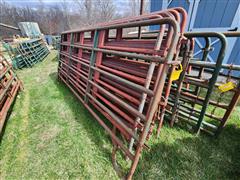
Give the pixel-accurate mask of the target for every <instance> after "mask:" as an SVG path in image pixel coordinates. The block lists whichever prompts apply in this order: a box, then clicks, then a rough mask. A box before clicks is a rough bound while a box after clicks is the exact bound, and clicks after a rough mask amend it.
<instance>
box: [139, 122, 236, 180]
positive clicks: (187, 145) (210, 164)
mask: <svg viewBox="0 0 240 180" xmlns="http://www.w3.org/2000/svg"><path fill="white" fill-rule="evenodd" d="M160 138H161V136H160ZM239 139H240V128H237V127H236V126H233V125H228V126H226V129H225V131H224V133H223V134H222V136H221V137H219V138H217V139H216V138H214V137H209V136H205V135H200V136H193V137H186V138H182V139H180V138H176V140H175V141H174V142H173V143H168V142H162V141H161V142H158V143H155V144H152V145H151V146H150V151H148V152H144V153H143V156H142V159H141V161H140V162H139V165H138V169H137V172H136V174H135V179H239V177H240V169H239V167H240V143H239Z"/></svg>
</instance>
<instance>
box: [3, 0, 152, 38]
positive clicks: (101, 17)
mask: <svg viewBox="0 0 240 180" xmlns="http://www.w3.org/2000/svg"><path fill="white" fill-rule="evenodd" d="M121 6H122V7H121V8H120V9H119V6H118V7H117V5H116V1H114V0H74V1H71V2H68V1H67V0H59V2H58V3H52V4H49V3H44V2H43V1H41V0H39V1H38V2H37V6H36V7H35V6H34V7H29V6H28V5H27V4H26V6H25V7H22V6H16V5H12V4H9V3H7V2H5V1H4V0H2V1H0V22H1V23H5V24H8V25H12V26H15V27H18V22H24V21H26V22H37V23H38V24H39V27H40V29H41V32H42V33H44V34H59V33H61V32H62V31H64V30H67V29H73V28H79V27H84V26H87V25H91V24H95V23H98V22H105V21H110V20H112V19H117V18H121V17H123V16H130V15H137V14H138V13H139V7H140V0H123V1H122V3H121ZM147 8H148V1H145V10H146V9H147ZM12 33H15V32H14V31H11V30H9V29H6V28H3V27H0V36H7V35H9V34H12Z"/></svg>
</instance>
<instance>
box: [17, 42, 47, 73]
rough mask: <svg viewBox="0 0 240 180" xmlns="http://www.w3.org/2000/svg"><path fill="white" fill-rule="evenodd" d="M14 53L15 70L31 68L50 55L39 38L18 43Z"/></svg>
mask: <svg viewBox="0 0 240 180" xmlns="http://www.w3.org/2000/svg"><path fill="white" fill-rule="evenodd" d="M14 51H15V54H16V56H15V58H14V59H13V67H14V68H16V69H22V68H24V67H32V66H33V65H34V64H36V63H38V62H41V61H42V60H43V59H44V58H45V57H46V56H47V55H48V54H49V53H50V52H49V50H48V48H47V46H46V44H45V43H44V41H43V40H42V39H41V38H38V39H31V40H27V41H23V42H19V43H18V44H17V46H16V48H15V49H14Z"/></svg>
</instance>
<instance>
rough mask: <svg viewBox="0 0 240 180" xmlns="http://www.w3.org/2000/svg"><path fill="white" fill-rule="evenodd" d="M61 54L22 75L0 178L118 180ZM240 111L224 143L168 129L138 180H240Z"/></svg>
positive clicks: (147, 155) (1, 152) (146, 156)
mask: <svg viewBox="0 0 240 180" xmlns="http://www.w3.org/2000/svg"><path fill="white" fill-rule="evenodd" d="M54 57H56V52H52V53H51V54H50V55H49V56H48V57H47V58H46V59H45V60H44V61H43V62H42V63H39V64H37V65H35V66H34V67H33V68H28V69H24V70H21V71H18V74H19V77H20V78H21V79H22V81H23V83H24V88H25V89H24V91H23V92H21V93H20V94H19V96H18V98H17V100H16V103H15V105H14V107H13V111H12V113H11V115H10V117H9V120H8V124H7V127H6V130H5V134H4V136H3V138H2V143H1V146H0V179H39V178H44V179H56V178H57V179H59V178H60V179H68V178H71V179H76V178H77V179H118V177H117V175H116V173H115V171H114V170H113V168H112V164H111V147H112V146H111V141H110V138H109V136H108V135H107V134H106V132H105V131H104V130H103V128H102V127H101V126H100V125H99V124H98V123H97V122H96V121H95V120H94V118H93V117H92V116H91V115H90V113H89V112H88V111H87V110H86V109H85V108H84V107H83V106H82V105H81V103H80V102H79V101H77V99H76V98H75V97H74V96H73V94H72V93H71V92H70V90H68V88H67V87H66V86H65V85H64V84H63V83H61V82H59V81H58V80H57V61H56V60H55V59H54ZM239 114H240V106H238V107H237V108H236V110H235V112H234V114H233V115H232V116H231V120H230V121H229V123H228V125H227V127H226V128H225V130H224V131H223V133H222V134H221V136H220V137H219V138H218V139H214V138H213V137H209V136H207V135H204V134H201V135H200V136H196V135H194V134H191V133H189V132H188V131H186V130H183V129H180V128H179V127H177V126H175V127H174V128H170V127H168V125H165V126H164V127H163V129H162V131H161V135H160V138H158V139H157V138H156V136H155V133H154V134H153V136H152V137H151V139H150V142H149V146H150V150H146V151H144V152H143V154H142V158H141V161H140V162H139V165H138V169H137V171H136V173H135V176H134V179H204V180H205V179H237V178H239V177H240V116H239Z"/></svg>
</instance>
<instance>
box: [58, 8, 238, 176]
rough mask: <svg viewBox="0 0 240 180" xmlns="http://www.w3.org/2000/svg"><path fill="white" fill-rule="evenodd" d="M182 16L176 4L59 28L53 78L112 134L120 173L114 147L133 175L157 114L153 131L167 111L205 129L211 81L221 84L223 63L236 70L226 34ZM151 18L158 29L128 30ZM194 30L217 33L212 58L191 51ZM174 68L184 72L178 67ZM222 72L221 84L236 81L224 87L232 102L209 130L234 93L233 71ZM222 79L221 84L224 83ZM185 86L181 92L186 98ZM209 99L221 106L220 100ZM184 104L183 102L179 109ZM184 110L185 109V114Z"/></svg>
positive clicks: (174, 119) (148, 23)
mask: <svg viewBox="0 0 240 180" xmlns="http://www.w3.org/2000/svg"><path fill="white" fill-rule="evenodd" d="M186 19H187V14H186V12H185V11H184V10H183V9H182V8H172V9H168V10H164V11H159V12H154V13H151V14H145V15H141V16H137V17H130V18H127V19H120V20H115V21H112V22H108V23H102V24H98V25H97V26H95V27H89V28H86V29H80V30H73V31H66V32H63V33H62V35H61V47H60V60H59V66H58V78H59V79H60V80H61V81H62V82H64V83H65V84H66V85H67V86H68V87H69V88H70V90H71V91H72V92H73V93H74V94H75V95H76V97H77V98H78V99H79V100H80V101H81V102H82V103H83V105H84V106H85V107H86V108H87V109H88V110H89V112H90V113H91V114H92V115H93V116H94V118H95V119H96V120H97V121H98V122H99V123H100V125H101V126H102V127H103V128H104V129H105V130H106V131H107V132H108V134H109V135H110V136H111V138H112V143H113V151H112V162H113V166H114V168H115V170H116V171H117V173H118V174H119V175H121V176H123V172H122V171H121V168H120V166H119V164H118V163H117V159H116V157H117V156H116V154H117V152H118V151H119V150H120V151H121V152H123V154H124V155H125V156H127V157H128V158H127V159H130V160H131V162H132V163H131V167H130V170H129V172H128V173H127V175H126V178H127V179H131V178H132V176H133V173H134V172H135V169H136V167H137V164H138V161H139V158H140V154H141V151H142V150H143V149H145V148H147V147H148V146H147V144H146V143H147V140H148V139H149V138H150V135H151V134H152V130H153V128H154V125H155V124H156V122H157V124H158V132H160V129H161V126H162V123H163V120H167V119H170V122H171V124H172V125H173V124H174V123H175V122H177V121H178V120H182V119H184V120H186V119H187V120H188V121H190V122H191V123H193V124H194V125H195V126H196V128H195V129H196V131H199V130H200V129H207V128H203V126H205V124H206V122H205V121H203V119H204V118H205V116H207V117H210V118H212V117H215V115H214V112H212V113H211V114H210V115H209V113H208V112H207V107H208V106H209V104H210V105H212V100H210V97H211V96H212V95H213V89H214V88H216V87H219V83H220V80H219V81H217V80H218V77H219V74H220V71H221V69H222V68H225V69H227V70H228V71H231V70H239V67H238V66H234V67H233V66H232V67H229V66H227V65H223V64H222V59H223V57H224V52H225V49H226V36H227V35H226V34H225V35H226V36H225V35H224V34H221V33H207V34H204V33H203V34H201V33H199V34H197V33H196V34H191V33H185V34H184V29H185V26H186ZM151 25H158V28H159V30H158V31H155V32H153V33H148V34H144V33H141V32H140V31H139V32H138V34H136V35H128V34H127V33H126V32H129V29H133V28H137V29H143V28H144V27H146V26H151ZM235 35H236V34H235ZM200 36H201V37H203V38H205V39H208V38H210V37H214V38H219V39H220V40H221V42H222V49H221V51H220V52H218V53H219V56H218V60H217V63H212V64H207V65H208V66H207V67H205V65H206V64H205V63H203V61H204V60H205V56H206V53H208V52H207V50H206V53H204V54H205V55H204V56H203V58H202V59H201V60H199V59H194V58H192V56H191V55H192V52H193V50H194V37H200ZM231 36H232V35H231ZM206 46H207V45H206ZM209 48H210V47H209ZM199 64H201V66H200V65H199ZM179 69H180V70H181V71H182V69H183V72H182V73H179V72H180V70H179ZM206 72H207V73H206ZM204 73H206V74H207V75H206V76H205V75H203V74H204ZM177 74H178V75H177ZM206 77H208V79H206ZM228 77H229V78H226V77H223V78H221V80H224V83H223V82H221V83H222V84H220V85H223V86H224V85H225V84H227V83H228V82H231V83H232V84H231V83H230V84H231V85H232V86H234V88H230V89H228V90H227V91H228V92H229V91H232V92H233V95H232V97H230V99H229V100H228V102H230V104H231V105H230V106H229V108H228V109H226V111H227V112H226V115H224V117H223V118H222V119H223V120H222V121H221V122H220V125H219V126H218V127H219V129H217V128H218V127H217V125H215V126H216V128H214V130H215V131H214V132H213V134H214V133H216V132H217V131H218V132H220V129H221V128H222V127H223V126H224V125H225V122H226V120H227V118H228V116H229V113H231V111H232V110H233V106H234V105H235V104H236V103H237V99H238V97H239V85H238V86H237V85H236V84H237V83H239V82H238V79H237V78H234V80H232V79H233V77H232V75H231V73H229V76H228ZM189 78H190V80H189ZM191 78H192V79H191ZM198 80H199V81H198ZM224 87H225V90H226V85H225V86H224ZM224 87H223V89H224ZM195 88H196V89H195ZM204 88H205V92H204V93H202V89H204ZM227 91H225V92H227ZM182 92H183V93H185V94H182ZM225 92H222V93H225ZM186 94H187V99H186V98H185V99H184V98H183V95H186ZM196 96H197V98H195V97H196ZM175 97H176V98H175ZM174 98H175V99H174ZM199 105H200V108H199ZM214 105H215V106H216V107H219V106H220V107H223V106H221V103H220V100H219V102H217V103H215V104H214ZM186 107H187V108H186ZM224 107H225V106H224ZM185 108H186V109H187V110H185V111H183V110H182V109H185ZM213 111H215V110H213ZM182 112H184V113H185V114H188V115H189V114H190V118H189V117H186V116H184V115H183V114H182ZM99 113H101V114H102V115H103V116H104V117H105V118H101V117H102V116H99ZM196 113H198V114H196ZM218 119H221V117H218ZM208 124H210V123H208ZM206 131H208V132H210V130H206Z"/></svg>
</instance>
